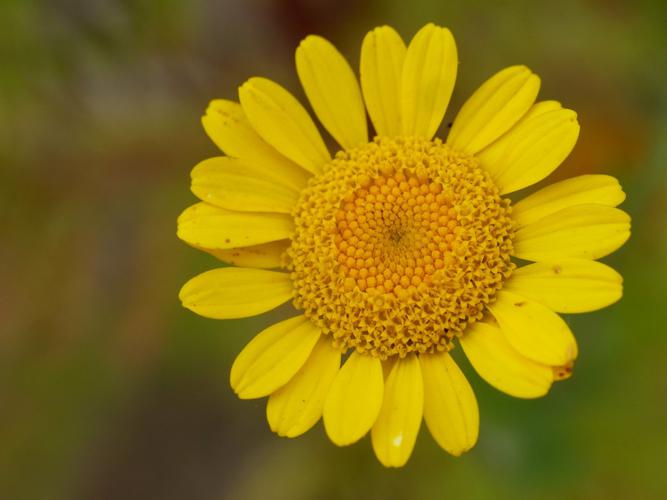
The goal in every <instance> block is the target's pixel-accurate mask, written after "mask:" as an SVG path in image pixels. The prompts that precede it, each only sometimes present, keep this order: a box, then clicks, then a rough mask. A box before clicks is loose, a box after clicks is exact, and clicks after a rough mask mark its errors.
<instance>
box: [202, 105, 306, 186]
mask: <svg viewBox="0 0 667 500" xmlns="http://www.w3.org/2000/svg"><path fill="white" fill-rule="evenodd" d="M202 125H203V126H204V130H205V131H206V133H207V134H208V136H209V137H210V138H211V140H212V141H213V142H214V143H215V144H216V146H218V147H219V148H220V149H221V150H222V151H224V152H225V153H226V154H227V155H228V156H231V157H233V158H239V159H240V160H242V161H243V162H244V163H245V164H247V165H252V167H253V169H254V170H255V171H259V172H261V173H262V175H263V176H264V177H266V178H267V179H271V180H273V181H276V182H279V183H281V184H284V185H286V186H290V187H292V188H296V189H298V190H300V189H301V188H302V187H303V186H305V185H306V182H307V181H308V177H310V174H308V172H306V171H305V170H303V169H302V168H301V167H299V166H298V165H297V164H295V163H294V162H292V161H290V160H288V159H287V158H285V157H284V156H283V155H281V154H280V153H278V151H276V150H275V149H273V148H272V147H271V146H269V145H268V144H267V143H266V142H264V141H263V140H262V138H261V137H260V136H259V135H258V134H257V132H255V130H254V129H253V128H252V126H251V125H250V123H249V122H248V120H247V118H246V116H245V113H243V108H241V105H240V104H239V103H238V102H234V101H227V100H224V99H216V100H214V101H211V103H210V104H209V106H208V109H207V110H206V114H205V115H204V116H202Z"/></svg>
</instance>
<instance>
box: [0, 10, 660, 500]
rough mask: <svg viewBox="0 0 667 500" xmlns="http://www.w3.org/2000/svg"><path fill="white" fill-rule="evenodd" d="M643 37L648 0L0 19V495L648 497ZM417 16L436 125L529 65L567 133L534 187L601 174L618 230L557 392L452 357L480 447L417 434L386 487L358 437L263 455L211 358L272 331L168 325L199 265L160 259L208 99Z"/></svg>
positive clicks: (651, 216)
mask: <svg viewBox="0 0 667 500" xmlns="http://www.w3.org/2000/svg"><path fill="white" fill-rule="evenodd" d="M455 3H456V4H457V5H454V4H455ZM666 19H667V11H666V9H665V3H664V2H663V1H659V0H655V1H649V0H643V1H638V2H629V1H628V2H624V1H621V0H588V1H583V2H575V1H572V0H564V1H562V2H532V1H528V0H520V1H517V2H512V3H506V2H493V1H490V0H489V1H484V2H440V1H436V0H431V1H429V0H417V1H413V2H405V1H398V0H390V1H380V0H376V1H366V2H358V1H353V0H346V1H335V0H317V1H315V0H313V1H311V2H308V1H306V0H279V1H275V2H271V1H269V0H252V1H247V2H246V1H243V2H241V1H239V2H237V1H232V0H225V1H222V2H213V1H211V2H206V1H204V0H195V1H191V2H185V1H183V2H179V1H176V0H168V1H149V0H139V1H129V0H90V1H84V0H60V1H41V2H40V1H30V0H4V1H2V2H0V118H1V119H0V164H1V168H0V227H1V228H2V245H0V263H1V264H0V270H1V272H0V278H1V279H0V443H2V444H1V445H0V498H3V499H12V500H14V499H16V500H22V499H30V500H32V499H49V500H60V499H63V500H65V499H79V498H80V499H90V498H95V499H97V498H100V499H103V498H104V499H106V498H124V499H133V498H141V499H143V500H149V499H183V498H188V499H269V498H270V499H274V498H275V499H282V498H284V499H308V498H318V499H328V498H331V499H337V498H344V499H352V498H366V499H372V498H378V499H380V498H382V499H386V498H411V499H419V498H424V499H426V498H441V497H447V498H545V499H557V498H559V499H560V498H582V499H583V498H586V499H589V498H604V499H608V498H664V496H662V495H664V493H665V491H667V479H666V477H667V476H665V474H664V464H665V463H667V452H666V451H665V450H667V437H666V436H667V433H666V432H665V422H667V400H666V399H665V395H666V394H667V363H665V359H667V336H666V335H665V326H664V325H665V322H667V315H666V313H665V297H667V286H666V284H667V259H666V256H667V216H666V215H667V201H665V200H667V96H666V94H665V82H666V79H667V78H666V77H667V75H666V74H665V64H664V61H665V58H666V57H667V54H666V53H665V47H667V35H666V33H667V32H666V31H665V20H666ZM428 21H434V22H437V23H439V24H443V25H447V26H449V27H450V28H451V29H452V31H453V33H454V35H455V37H456V40H457V43H458V48H459V56H460V61H461V63H460V68H459V80H458V82H457V87H456V90H455V93H454V97H453V101H452V105H451V106H450V109H451V110H450V112H449V113H448V118H446V121H448V120H450V119H451V117H452V116H453V114H452V113H453V110H456V109H457V107H458V106H459V105H460V104H461V102H462V101H463V99H465V97H466V96H467V95H468V94H469V93H470V92H472V91H473V90H474V88H475V87H476V86H477V85H478V84H479V83H481V82H482V81H483V79H484V78H486V77H487V76H488V75H490V74H491V73H492V72H494V71H496V70H498V69H500V68H501V67H503V66H507V65H510V64H516V63H519V62H520V63H525V64H527V65H529V66H530V67H531V68H532V69H534V70H535V71H536V72H537V73H539V74H540V75H541V76H542V81H543V86H542V92H541V96H542V97H544V98H555V99H559V100H561V101H562V102H564V103H565V104H566V105H567V106H568V107H571V108H573V109H575V110H577V111H578V112H579V120H580V123H581V125H582V134H581V137H580V140H579V143H578V145H577V147H576V149H575V151H574V153H573V155H572V157H571V158H570V159H569V160H568V161H567V162H566V164H565V165H564V166H563V167H562V168H561V169H560V170H559V171H558V172H557V173H556V174H555V175H554V176H553V178H560V177H566V176H570V175H575V174H579V173H584V172H586V173H590V172H606V173H610V174H613V175H616V176H617V177H619V178H620V179H621V182H622V183H623V185H624V187H625V189H626V191H627V192H628V201H627V202H626V205H625V208H626V209H627V210H628V211H629V212H630V213H631V214H632V216H633V231H634V235H633V238H632V239H631V240H630V242H629V243H628V244H627V245H626V246H625V247H624V248H623V249H622V250H621V251H620V252H618V253H617V254H615V256H613V257H612V258H611V259H608V262H610V263H611V264H612V265H613V266H615V267H616V268H618V269H619V270H621V271H622V273H623V274H624V276H625V283H626V292H625V297H624V298H623V300H622V301H621V302H620V303H619V304H617V305H615V306H613V307H611V308H609V309H607V310H603V311H600V312H597V313H594V314H590V315H586V316H571V317H569V318H568V321H569V322H570V323H571V325H572V327H573V329H574V330H575V332H576V333H577V335H578V338H579V340H580V346H581V349H580V351H581V354H580V359H579V361H578V363H577V366H576V370H575V375H574V377H573V378H572V379H571V380H569V381H567V382H564V383H560V384H558V385H557V386H556V387H554V389H553V390H552V393H551V394H550V395H549V396H548V397H546V398H544V399H541V400H538V401H520V400H516V399H512V398H509V397H507V396H504V395H502V394H499V393H497V392H496V391H494V390H492V389H490V388H488V387H487V386H485V385H484V383H483V381H481V380H480V379H479V377H477V376H476V375H475V374H473V373H471V371H470V370H469V365H467V363H466V362H465V361H462V364H463V365H464V368H465V369H466V372H467V373H468V375H469V376H470V379H471V380H472V382H473V384H474V386H475V389H476V392H477V395H478V399H479V402H480V407H481V416H482V424H481V425H482V427H481V436H480V442H479V444H478V446H477V447H476V448H475V449H474V450H473V451H472V452H470V453H468V454H467V455H465V456H464V457H462V458H453V457H450V456H448V455H447V454H445V453H444V452H442V451H440V450H439V449H437V448H436V445H434V444H433V442H432V440H430V439H423V437H422V438H420V439H419V440H418V443H417V447H416V449H415V452H414V455H413V457H412V460H411V461H410V463H409V464H408V465H407V466H406V467H405V468H404V469H402V470H399V471H391V470H386V469H383V468H382V467H381V466H380V465H379V464H377V462H376V460H375V458H374V457H373V454H372V451H371V447H370V443H369V442H368V439H366V440H365V441H364V442H362V443H360V444H358V445H356V446H353V447H350V448H344V449H339V448H335V447H334V446H333V445H331V444H330V443H328V442H327V440H326V438H325V436H324V433H323V431H322V429H321V426H318V427H316V428H315V429H314V430H312V431H311V432H309V433H308V434H307V435H306V436H304V437H303V438H300V439H298V440H283V439H280V438H277V437H275V436H273V435H272V434H271V433H270V431H269V430H268V428H267V426H266V423H265V421H264V402H263V401H238V400H236V398H235V397H234V396H233V395H232V393H231V390H230V389H229V387H228V382H227V376H228V370H229V367H230V366H231V362H232V360H233V357H234V355H235V353H237V352H238V351H239V350H240V348H241V347H242V346H243V344H244V343H245V342H246V341H247V340H248V339H249V338H250V337H251V336H252V335H253V334H254V333H255V332H256V331H258V330H259V329H260V328H261V327H262V326H263V325H266V324H269V323H271V322H272V321H274V320H275V319H276V318H279V317H281V316H284V315H285V314H286V312H287V311H286V310H278V311H275V312H273V313H271V314H269V315H266V316H264V317H260V318H256V319H249V320H244V321H229V322H216V321H210V320H204V319H202V318H198V317H195V316H194V315H192V314H191V313H189V312H187V311H185V310H183V309H182V308H181V307H180V305H179V303H178V301H177V291H178V289H179V287H180V285H181V283H182V282H184V280H186V279H187V278H189V277H190V276H192V275H193V274H195V273H197V272H199V271H201V270H204V269H206V268H208V267H211V266H212V265H214V261H213V259H212V258H211V257H207V256H205V255H201V254H200V253H199V252H196V251H195V250H193V249H190V248H187V247H186V246H185V245H183V244H181V243H180V242H178V241H177V240H176V238H175V235H174V232H175V218H176V216H177V215H178V213H179V211H180V210H181V209H183V208H184V207H185V206H187V205H188V204H189V203H191V202H192V200H193V197H192V196H191V195H190V194H189V192H188V180H189V179H188V173H189V169H190V168H191V167H192V166H193V165H194V164H195V163H196V162H198V161H199V160H201V159H203V158H205V157H207V156H211V155H214V154H216V151H215V148H214V147H213V145H212V144H210V143H209V142H208V140H207V139H206V137H205V135H204V134H203V132H202V130H201V129H200V126H199V116H200V114H201V113H202V112H203V110H204V108H205V106H206V104H207V101H208V100H209V99H211V98H214V97H225V98H235V95H236V89H237V86H238V85H239V84H240V83H242V81H243V80H244V79H245V78H247V77H249V76H254V75H266V76H269V77H272V78H274V79H276V80H278V81H280V82H281V83H283V84H285V85H286V86H288V87H289V88H290V89H292V90H293V91H294V92H295V93H296V94H297V95H299V96H302V92H301V90H300V89H299V86H298V83H297V81H296V75H295V71H294V65H293V50H294V48H295V47H296V44H297V43H298V40H299V39H300V38H301V37H302V36H304V35H306V34H308V33H319V34H322V35H324V36H327V37H329V38H330V39H332V40H333V41H334V42H335V43H336V44H337V45H338V46H339V47H341V50H342V51H343V52H344V53H345V54H346V56H347V57H348V58H349V59H350V61H351V62H352V64H353V65H354V66H356V65H357V64H358V57H359V56H358V53H359V46H360V43H361V39H362V37H363V35H364V33H365V31H367V30H368V29H370V28H372V27H374V26H376V25H380V24H384V23H389V24H392V25H394V26H395V27H397V28H398V29H399V31H400V32H401V33H402V34H403V35H404V37H405V38H409V37H410V36H411V35H412V33H414V32H415V30H416V29H417V28H418V27H420V26H421V25H423V24H424V23H425V22H428ZM459 354H460V353H456V355H457V356H458V355H459ZM459 359H460V357H459ZM424 432H426V430H425V429H422V433H424ZM661 493H662V495H661Z"/></svg>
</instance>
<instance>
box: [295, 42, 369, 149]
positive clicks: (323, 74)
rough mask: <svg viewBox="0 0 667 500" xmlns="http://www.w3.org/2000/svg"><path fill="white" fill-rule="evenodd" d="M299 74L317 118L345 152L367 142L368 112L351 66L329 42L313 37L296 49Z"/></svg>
mask: <svg viewBox="0 0 667 500" xmlns="http://www.w3.org/2000/svg"><path fill="white" fill-rule="evenodd" d="M296 71H297V73H298V74H299V80H301V85H303V90H304V91H305V92H306V96H307V97H308V100H309V101H310V104H311V106H312V107H313V110H314V111H315V114H316V115H317V117H318V118H319V119H320V122H321V123H322V125H324V128H325V129H327V130H328V131H329V133H330V134H331V135H332V136H333V138H334V139H336V141H338V144H340V145H341V146H342V147H343V148H344V149H351V148H354V147H355V146H360V145H362V144H366V142H368V129H367V128H366V111H365V109H364V102H363V100H362V99H361V91H360V90H359V83H358V82H357V78H356V76H354V72H353V71H352V68H350V65H349V64H348V62H347V61H346V60H345V58H344V57H343V56H342V55H341V53H340V52H338V50H337V49H336V47H334V46H333V45H332V44H331V43H330V42H328V41H327V40H325V39H324V38H322V37H319V36H315V35H310V36H308V37H306V38H305V39H304V40H302V41H301V44H300V45H299V47H298V48H297V49H296Z"/></svg>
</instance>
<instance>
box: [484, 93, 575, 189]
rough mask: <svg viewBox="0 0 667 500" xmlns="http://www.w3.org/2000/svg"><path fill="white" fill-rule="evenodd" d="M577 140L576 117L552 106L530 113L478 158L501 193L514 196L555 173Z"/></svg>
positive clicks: (567, 111)
mask: <svg viewBox="0 0 667 500" xmlns="http://www.w3.org/2000/svg"><path fill="white" fill-rule="evenodd" d="M536 106H539V103H538V104H537V105H536ZM578 137H579V123H578V122H577V114H576V113H575V112H574V111H572V110H569V109H562V108H559V107H557V106H556V105H554V104H553V103H549V104H548V105H547V106H544V105H543V106H540V108H539V109H538V110H537V111H536V112H533V113H531V112H530V111H529V112H528V114H527V117H526V118H524V119H522V120H521V121H520V122H519V123H517V124H516V125H515V126H514V127H513V128H512V129H511V130H510V131H509V132H508V133H506V134H505V135H503V136H502V137H500V139H498V140H497V141H495V142H494V143H493V144H491V145H490V146H488V147H487V148H485V149H483V150H482V151H480V152H479V153H478V154H477V158H478V159H479V162H480V164H481V165H482V167H484V169H485V170H486V171H487V172H489V174H490V175H491V178H492V179H493V180H494V182H495V183H496V184H497V185H498V187H499V189H500V193H501V194H507V193H512V192H514V191H518V190H519V189H522V188H525V187H528V186H531V185H532V184H535V183H536V182H539V181H541V180H542V179H544V178H545V177H546V176H548V175H549V174H550V173H551V172H553V171H554V170H556V168H558V166H559V165H560V164H561V163H562V162H563V160H565V158H567V156H568V155H569V154H570V152H571V151H572V148H574V145H575V143H576V142H577V138H578Z"/></svg>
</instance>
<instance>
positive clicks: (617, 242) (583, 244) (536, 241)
mask: <svg viewBox="0 0 667 500" xmlns="http://www.w3.org/2000/svg"><path fill="white" fill-rule="evenodd" d="M629 237H630V216H629V215H628V214H626V213H625V212H624V211H622V210H619V209H618V208H613V207H607V206H604V205H597V204H587V205H575V206H572V207H566V208H563V209H561V210H558V211H557V212H554V213H551V214H549V215H546V216H544V217H542V218H541V219H538V220H537V221H535V222H533V223H531V224H528V225H526V226H524V227H521V228H519V230H518V231H517V232H516V234H515V236H514V255H515V256H516V257H519V258H520V259H525V260H533V261H543V260H557V259H565V258H576V259H600V258H602V257H604V256H606V255H609V254H610V253H612V252H613V251H614V250H617V249H618V248H619V247H620V246H621V245H623V243H625V242H626V241H627V239H628V238H629Z"/></svg>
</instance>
